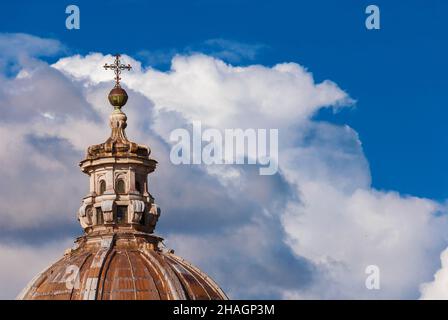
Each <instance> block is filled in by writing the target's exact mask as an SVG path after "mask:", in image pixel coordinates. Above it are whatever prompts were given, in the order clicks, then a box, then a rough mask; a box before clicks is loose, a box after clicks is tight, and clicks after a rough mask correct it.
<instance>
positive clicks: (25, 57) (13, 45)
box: [0, 33, 65, 72]
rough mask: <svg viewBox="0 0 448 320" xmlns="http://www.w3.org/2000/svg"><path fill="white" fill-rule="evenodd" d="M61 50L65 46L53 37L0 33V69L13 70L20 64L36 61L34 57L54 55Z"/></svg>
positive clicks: (63, 49)
mask: <svg viewBox="0 0 448 320" xmlns="http://www.w3.org/2000/svg"><path fill="white" fill-rule="evenodd" d="M63 51H65V47H64V46H63V45H62V44H61V42H59V41H58V40H55V39H46V38H40V37H36V36H33V35H29V34H26V33H0V52H1V59H0V70H1V71H7V72H15V71H17V70H18V69H19V68H20V65H24V64H29V63H36V59H35V58H38V57H48V56H54V55H55V54H58V53H60V52H63Z"/></svg>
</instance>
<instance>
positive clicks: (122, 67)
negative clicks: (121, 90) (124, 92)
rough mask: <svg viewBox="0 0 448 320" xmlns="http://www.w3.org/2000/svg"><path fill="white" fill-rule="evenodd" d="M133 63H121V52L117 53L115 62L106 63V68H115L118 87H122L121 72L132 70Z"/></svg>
mask: <svg viewBox="0 0 448 320" xmlns="http://www.w3.org/2000/svg"><path fill="white" fill-rule="evenodd" d="M131 68H132V67H131V65H130V64H128V65H125V64H122V63H121V61H120V55H119V54H116V55H115V61H114V63H113V64H107V63H106V64H105V65H104V69H106V70H107V69H111V70H114V72H115V86H116V87H120V80H121V78H120V74H121V70H128V71H129V70H131Z"/></svg>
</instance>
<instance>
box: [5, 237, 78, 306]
mask: <svg viewBox="0 0 448 320" xmlns="http://www.w3.org/2000/svg"><path fill="white" fill-rule="evenodd" d="M72 244H73V239H63V240H62V241H61V240H58V241H57V242H55V241H53V242H49V243H46V244H45V245H43V246H35V245H23V244H20V245H19V244H3V243H0V257H1V259H2V264H1V272H0V284H1V287H0V299H14V298H15V296H16V295H17V294H18V293H19V292H20V291H21V290H22V289H23V288H24V287H25V286H26V285H27V283H28V282H29V281H30V280H31V279H32V278H33V277H34V276H35V275H37V274H38V273H39V272H41V271H43V270H44V268H46V267H48V266H50V265H51V263H54V262H56V260H59V259H60V258H61V257H62V255H63V253H64V249H67V248H70V247H72Z"/></svg>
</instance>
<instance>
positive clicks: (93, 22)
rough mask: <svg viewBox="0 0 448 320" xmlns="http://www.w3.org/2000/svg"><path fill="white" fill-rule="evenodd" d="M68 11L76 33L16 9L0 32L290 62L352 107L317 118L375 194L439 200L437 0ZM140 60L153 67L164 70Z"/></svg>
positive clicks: (441, 23) (9, 6) (58, 19)
mask: <svg viewBox="0 0 448 320" xmlns="http://www.w3.org/2000/svg"><path fill="white" fill-rule="evenodd" d="M74 3H76V4H77V5H78V6H79V7H80V10H81V29H80V30H76V31H69V30H67V29H65V28H64V22H65V16H66V15H65V13H64V11H65V7H66V5H67V4H69V3H68V2H67V3H65V2H63V1H58V3H57V4H55V3H54V1H22V0H17V1H10V2H7V3H4V4H3V9H4V12H8V13H9V14H7V15H5V16H4V17H3V18H2V21H1V24H0V30H1V31H2V32H24V33H30V34H33V35H37V36H40V37H49V38H56V39H59V40H60V41H61V42H62V43H64V44H65V45H66V46H67V49H68V52H70V53H81V54H86V53H88V52H91V51H99V52H103V53H113V52H116V51H120V52H126V53H127V54H129V55H131V56H136V57H144V56H142V54H141V52H142V51H155V52H158V53H159V55H163V56H164V55H167V56H169V55H170V54H172V53H173V52H182V51H184V50H185V48H193V49H194V50H199V51H205V52H207V50H210V48H208V47H207V46H206V45H205V44H204V42H205V41H207V40H209V39H225V40H227V41H233V42H238V43H240V44H246V45H249V46H253V48H254V50H255V54H254V55H253V56H251V57H247V56H246V57H244V56H243V57H242V58H241V59H239V61H229V62H231V63H236V64H243V65H244V64H248V63H250V64H253V63H260V64H264V65H273V64H275V63H278V62H284V61H293V62H298V63H300V64H302V65H304V66H305V67H307V68H309V70H311V71H312V72H313V74H314V76H315V78H316V81H319V80H323V79H327V78H328V79H332V80H333V81H335V82H336V83H338V84H339V86H340V87H341V88H342V89H344V90H346V91H347V92H348V93H349V94H350V95H351V97H352V98H354V99H356V100H357V103H356V108H353V109H350V110H346V109H345V110H343V111H341V112H339V113H337V114H333V112H332V111H331V110H329V111H323V112H320V113H319V114H318V115H317V117H318V118H319V119H325V120H328V121H331V122H335V123H346V124H348V125H350V126H351V127H353V128H354V129H355V130H356V131H357V132H358V133H359V135H360V139H361V141H362V142H363V147H364V151H365V153H366V156H367V158H368V160H369V163H370V166H371V174H372V181H373V186H374V187H376V188H380V189H387V190H389V189H393V190H399V191H400V192H402V193H404V194H416V195H420V196H425V197H429V198H433V199H439V200H440V199H443V198H445V197H446V193H447V190H448V178H447V174H446V173H445V172H446V170H445V167H446V163H447V162H448V153H447V151H446V150H447V147H448V141H447V139H446V136H447V135H446V125H445V123H446V119H447V118H448V111H447V108H446V106H445V104H446V101H447V100H448V93H447V92H448V91H446V89H445V88H446V86H447V85H448V84H447V81H446V74H447V72H448V65H447V62H446V61H447V60H446V57H447V56H448V43H447V41H448V40H447V37H446V30H447V28H448V27H447V26H446V19H445V15H444V14H445V13H446V12H447V10H448V4H447V3H446V1H437V0H432V1H406V2H404V1H374V2H372V1H250V0H245V1H235V0H231V1H188V2H187V1H107V2H104V1H103V2H100V1H75V2H74ZM370 3H375V4H377V5H378V6H379V7H380V9H381V30H379V31H368V30H366V28H365V27H364V19H365V16H366V15H365V14H364V9H365V7H366V6H367V5H368V4H370ZM210 53H213V52H210ZM224 59H225V58H224ZM230 60H232V59H230ZM143 61H144V59H143ZM148 62H149V63H152V64H153V65H154V62H156V63H158V65H156V67H158V68H162V69H163V68H164V67H165V68H166V67H167V65H168V64H167V63H163V61H162V62H160V61H158V60H149V61H148ZM165 62H167V61H165Z"/></svg>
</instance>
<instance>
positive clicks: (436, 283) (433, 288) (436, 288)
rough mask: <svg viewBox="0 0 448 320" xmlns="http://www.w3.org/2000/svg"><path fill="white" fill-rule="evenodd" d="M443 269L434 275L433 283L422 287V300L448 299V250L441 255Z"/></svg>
mask: <svg viewBox="0 0 448 320" xmlns="http://www.w3.org/2000/svg"><path fill="white" fill-rule="evenodd" d="M440 260H441V262H442V267H441V268H440V270H438V271H437V272H436V273H435V274H434V280H433V281H432V282H428V283H424V284H422V285H421V287H420V292H421V296H420V299H422V300H447V299H448V249H445V250H444V251H443V252H442V253H441V254H440Z"/></svg>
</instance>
